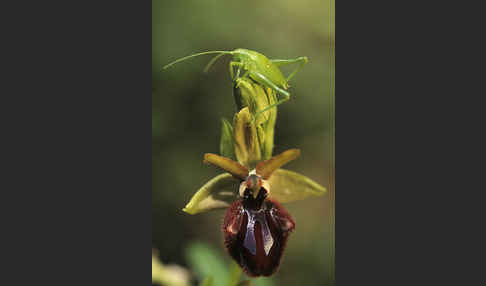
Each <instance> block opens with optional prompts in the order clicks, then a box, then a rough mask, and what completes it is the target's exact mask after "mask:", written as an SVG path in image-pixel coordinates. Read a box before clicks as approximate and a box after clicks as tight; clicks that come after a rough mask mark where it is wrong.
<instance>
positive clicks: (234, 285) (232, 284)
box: [228, 260, 243, 286]
mask: <svg viewBox="0 0 486 286" xmlns="http://www.w3.org/2000/svg"><path fill="white" fill-rule="evenodd" d="M230 267H231V270H230V273H231V274H230V280H229V283H228V286H238V285H239V282H240V280H241V274H242V273H243V270H242V269H241V267H240V266H239V265H238V264H237V263H236V262H234V261H233V260H232V261H231V266H230Z"/></svg>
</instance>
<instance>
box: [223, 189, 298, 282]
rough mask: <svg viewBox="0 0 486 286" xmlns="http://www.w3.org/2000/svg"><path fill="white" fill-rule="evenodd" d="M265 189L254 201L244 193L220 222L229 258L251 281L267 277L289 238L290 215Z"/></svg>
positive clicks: (280, 256) (272, 270) (249, 193)
mask: <svg viewBox="0 0 486 286" xmlns="http://www.w3.org/2000/svg"><path fill="white" fill-rule="evenodd" d="M266 197H267V191H266V190H265V189H264V188H261V190H260V191H259V192H258V196H257V197H256V198H254V197H253V195H252V194H251V190H249V189H247V190H246V191H245V192H244V196H243V197H242V198H240V199H238V200H237V201H235V202H233V203H232V204H231V205H230V207H229V208H228V209H227V211H226V214H225V217H224V220H223V237H224V243H225V247H226V249H227V251H228V253H229V254H230V256H231V257H232V258H233V259H234V260H235V261H236V262H237V263H238V264H239V265H240V266H241V267H242V268H243V270H244V271H245V272H246V273H247V274H248V275H249V276H251V277H257V276H270V275H272V274H274V273H275V272H276V271H277V269H278V267H279V265H280V261H281V258H282V256H283V252H284V250H285V245H286V242H287V239H288V236H289V234H290V233H291V231H292V230H293V229H294V228H295V222H294V220H293V218H292V217H291V216H290V214H289V213H288V212H287V211H286V210H285V209H284V208H283V207H282V205H281V204H280V203H278V202H276V201H275V200H271V199H268V198H266Z"/></svg>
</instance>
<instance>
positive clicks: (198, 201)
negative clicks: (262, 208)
mask: <svg viewBox="0 0 486 286" xmlns="http://www.w3.org/2000/svg"><path fill="white" fill-rule="evenodd" d="M239 186H240V182H239V181H238V180H236V179H235V178H234V177H233V176H232V175H231V174H229V173H223V174H221V175H218V176H216V177H214V178H213V179H211V180H210V181H209V182H207V183H206V184H204V185H203V186H202V187H201V188H200V189H199V190H198V191H197V192H196V193H195V194H194V195H193V196H192V198H191V200H190V201H189V203H188V204H187V205H186V207H185V208H183V209H182V210H183V211H185V212H186V213H189V214H192V215H194V214H198V213H201V212H206V211H210V210H214V209H221V208H227V207H228V206H229V205H230V204H231V203H232V202H234V201H235V200H236V199H237V196H238V194H237V192H238V188H239Z"/></svg>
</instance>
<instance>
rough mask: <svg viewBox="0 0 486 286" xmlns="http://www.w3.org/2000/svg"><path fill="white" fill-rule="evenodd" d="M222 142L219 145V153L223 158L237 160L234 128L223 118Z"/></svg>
mask: <svg viewBox="0 0 486 286" xmlns="http://www.w3.org/2000/svg"><path fill="white" fill-rule="evenodd" d="M221 122H222V126H221V141H220V143H219V153H220V154H221V156H224V157H228V158H230V159H232V160H236V156H235V141H234V139H233V126H231V123H229V121H228V120H226V119H225V118H221Z"/></svg>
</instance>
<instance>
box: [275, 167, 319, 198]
mask: <svg viewBox="0 0 486 286" xmlns="http://www.w3.org/2000/svg"><path fill="white" fill-rule="evenodd" d="M268 181H269V184H270V195H269V198H271V199H276V200H277V201H279V202H281V203H289V202H293V201H298V200H303V199H306V198H308V197H312V196H322V195H324V193H326V188H324V187H323V186H321V185H319V184H318V183H316V182H314V181H313V180H311V179H309V178H308V177H306V176H304V175H301V174H299V173H296V172H292V171H289V170H284V169H278V170H276V171H275V172H273V174H272V176H271V177H270V179H269V180H268Z"/></svg>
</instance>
